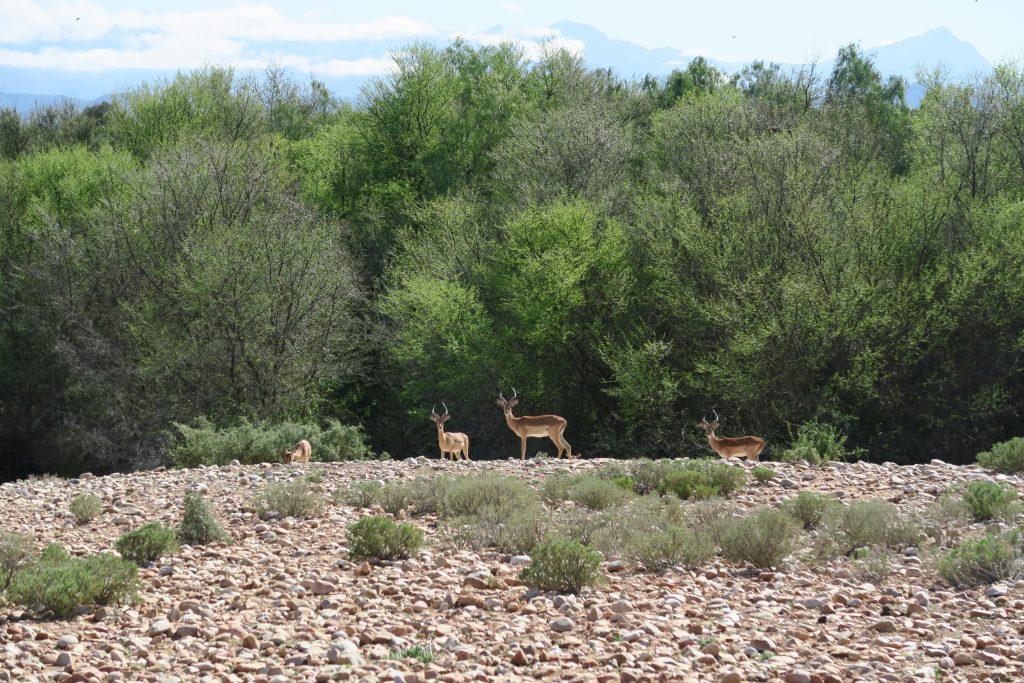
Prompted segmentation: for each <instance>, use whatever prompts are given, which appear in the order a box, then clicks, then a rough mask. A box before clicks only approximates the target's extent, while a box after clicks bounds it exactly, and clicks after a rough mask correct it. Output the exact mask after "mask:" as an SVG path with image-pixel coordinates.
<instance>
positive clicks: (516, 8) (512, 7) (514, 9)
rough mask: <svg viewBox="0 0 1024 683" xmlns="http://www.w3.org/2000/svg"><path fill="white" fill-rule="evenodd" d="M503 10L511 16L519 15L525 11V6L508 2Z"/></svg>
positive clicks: (503, 6)
mask: <svg viewBox="0 0 1024 683" xmlns="http://www.w3.org/2000/svg"><path fill="white" fill-rule="evenodd" d="M501 8H502V9H503V10H505V11H506V12H509V13H511V14H519V13H520V12H522V11H523V6H522V5H520V4H519V3H518V2H506V3H505V4H504V5H502V6H501Z"/></svg>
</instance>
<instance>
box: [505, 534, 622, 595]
mask: <svg viewBox="0 0 1024 683" xmlns="http://www.w3.org/2000/svg"><path fill="white" fill-rule="evenodd" d="M603 578H604V577H603V574H602V573H601V557H600V555H598V554H597V553H596V552H594V551H593V550H592V549H591V548H589V547H587V546H585V545H583V544H582V543H578V542H576V541H563V540H558V539H552V540H548V541H545V542H543V543H540V544H539V545H537V547H535V548H534V549H533V553H532V554H531V556H530V564H529V565H528V566H527V567H526V569H524V570H523V571H522V573H520V574H519V579H520V580H521V581H522V582H523V583H525V584H526V585H527V586H530V587H532V588H537V589H539V590H542V591H557V592H559V593H579V592H580V591H581V590H582V589H584V588H586V587H588V586H594V585H597V584H598V583H599V582H600V581H601V580H602V579H603Z"/></svg>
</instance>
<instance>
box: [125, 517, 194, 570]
mask: <svg viewBox="0 0 1024 683" xmlns="http://www.w3.org/2000/svg"><path fill="white" fill-rule="evenodd" d="M177 547H178V542H177V540H176V538H175V534H174V529H169V528H167V527H165V526H164V525H163V524H160V523H159V522H150V523H149V524H144V525H142V526H141V527H139V528H138V529H136V530H135V531H129V532H128V533H126V534H122V535H121V538H119V539H117V541H116V542H115V543H114V548H115V549H116V550H117V552H119V553H121V557H123V558H124V559H126V560H129V561H130V562H134V563H136V564H142V563H144V562H156V561H157V560H158V559H160V557H162V556H163V555H167V554H168V553H172V552H174V550H175V548H177Z"/></svg>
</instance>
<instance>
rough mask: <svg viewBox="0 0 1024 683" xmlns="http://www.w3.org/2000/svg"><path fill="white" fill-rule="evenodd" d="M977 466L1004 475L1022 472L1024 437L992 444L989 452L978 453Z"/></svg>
mask: <svg viewBox="0 0 1024 683" xmlns="http://www.w3.org/2000/svg"><path fill="white" fill-rule="evenodd" d="M978 464H979V465H981V466H982V467H984V468H986V469H990V470H994V471H996V472H1003V473H1004V474H1019V473H1021V472H1024V437H1019V436H1018V437H1015V438H1013V439H1010V440H1009V441H1003V442H1002V443H997V444H994V445H993V446H992V449H991V450H988V451H984V452H982V453H978Z"/></svg>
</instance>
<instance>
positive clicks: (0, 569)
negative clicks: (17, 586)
mask: <svg viewBox="0 0 1024 683" xmlns="http://www.w3.org/2000/svg"><path fill="white" fill-rule="evenodd" d="M33 550H34V548H33V547H32V539H31V537H29V536H26V535H24V534H0V594H2V593H3V592H4V591H5V590H7V587H8V586H10V585H11V581H12V580H13V579H14V577H15V575H16V574H17V573H18V572H19V571H21V570H22V569H24V568H25V566H26V565H27V564H28V561H29V558H30V557H31V555H32V553H33Z"/></svg>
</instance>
